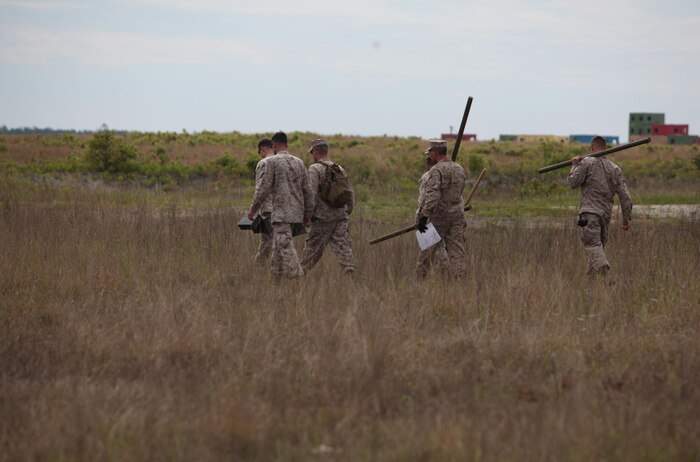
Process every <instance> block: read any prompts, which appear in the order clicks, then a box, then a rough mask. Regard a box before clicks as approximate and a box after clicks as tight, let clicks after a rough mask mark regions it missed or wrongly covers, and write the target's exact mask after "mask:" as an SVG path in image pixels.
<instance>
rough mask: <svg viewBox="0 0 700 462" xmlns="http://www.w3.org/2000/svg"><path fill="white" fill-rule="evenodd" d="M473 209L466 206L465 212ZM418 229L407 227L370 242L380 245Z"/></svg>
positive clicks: (412, 226)
mask: <svg viewBox="0 0 700 462" xmlns="http://www.w3.org/2000/svg"><path fill="white" fill-rule="evenodd" d="M471 209H472V206H471V205H465V206H464V211H465V212H466V211H468V210H471ZM417 228H418V225H411V226H406V227H405V228H401V229H399V230H397V231H394V232H391V233H389V234H385V235H383V236H379V237H378V238H376V239H372V240H371V241H369V245H374V244H379V243H380V242H384V241H386V240H387V239H391V238H392V237H396V236H401V235H402V234H406V233H408V232H410V231H413V230H414V229H417Z"/></svg>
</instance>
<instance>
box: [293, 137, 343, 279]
mask: <svg viewBox="0 0 700 462" xmlns="http://www.w3.org/2000/svg"><path fill="white" fill-rule="evenodd" d="M309 153H311V155H312V156H313V158H314V161H315V162H314V163H313V164H311V166H310V167H309V184H310V185H311V191H312V192H313V194H314V204H315V208H314V211H313V213H312V214H311V230H310V231H309V235H308V237H307V238H306V242H304V253H303V257H302V260H301V267H302V268H303V269H304V271H309V270H310V269H311V268H313V267H314V266H315V265H316V263H318V261H319V260H320V259H321V256H323V252H324V250H325V249H326V246H327V245H329V244H330V246H331V249H332V250H333V253H334V254H335V257H336V259H337V260H338V263H339V264H340V266H341V268H342V269H343V271H344V272H345V273H353V272H354V271H355V259H354V258H353V255H352V240H351V239H350V232H349V228H348V224H349V220H348V216H349V215H350V214H351V213H352V210H353V207H354V202H355V195H354V193H353V195H352V200H351V201H350V203H349V204H348V205H345V206H343V207H333V206H331V205H329V204H327V203H326V202H325V201H324V200H323V199H322V198H321V197H320V195H319V191H320V187H319V186H320V185H321V183H322V182H323V179H324V178H325V176H326V170H327V167H330V166H332V165H333V162H332V161H331V160H330V159H329V158H328V142H327V141H326V140H323V139H317V140H313V141H312V142H311V147H310V148H309ZM339 167H340V166H339ZM340 169H341V170H342V171H343V173H345V170H344V169H343V167H340Z"/></svg>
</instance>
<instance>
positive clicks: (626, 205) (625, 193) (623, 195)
mask: <svg viewBox="0 0 700 462" xmlns="http://www.w3.org/2000/svg"><path fill="white" fill-rule="evenodd" d="M615 176H616V177H617V178H616V180H617V181H616V183H617V184H618V186H617V191H615V192H616V193H617V197H618V199H620V208H621V209H622V228H623V229H624V230H628V229H629V227H630V222H631V221H632V196H630V191H629V189H627V183H625V177H624V176H623V175H622V171H621V170H620V169H619V168H617V169H615Z"/></svg>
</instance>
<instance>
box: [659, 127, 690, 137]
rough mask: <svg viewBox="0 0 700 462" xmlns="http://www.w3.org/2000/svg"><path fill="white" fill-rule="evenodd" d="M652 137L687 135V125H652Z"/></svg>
mask: <svg viewBox="0 0 700 462" xmlns="http://www.w3.org/2000/svg"><path fill="white" fill-rule="evenodd" d="M651 134H652V135H662V136H670V135H687V134H688V124H685V125H683V124H654V125H652V126H651Z"/></svg>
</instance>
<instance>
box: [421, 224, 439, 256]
mask: <svg viewBox="0 0 700 462" xmlns="http://www.w3.org/2000/svg"><path fill="white" fill-rule="evenodd" d="M416 239H417V240H418V246H419V247H420V249H421V250H425V249H427V248H430V247H432V246H434V245H435V244H437V243H438V242H440V241H441V240H442V238H441V237H440V235H439V234H438V232H437V230H436V229H435V226H433V224H432V223H428V229H427V230H425V232H424V233H421V232H420V231H416Z"/></svg>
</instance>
